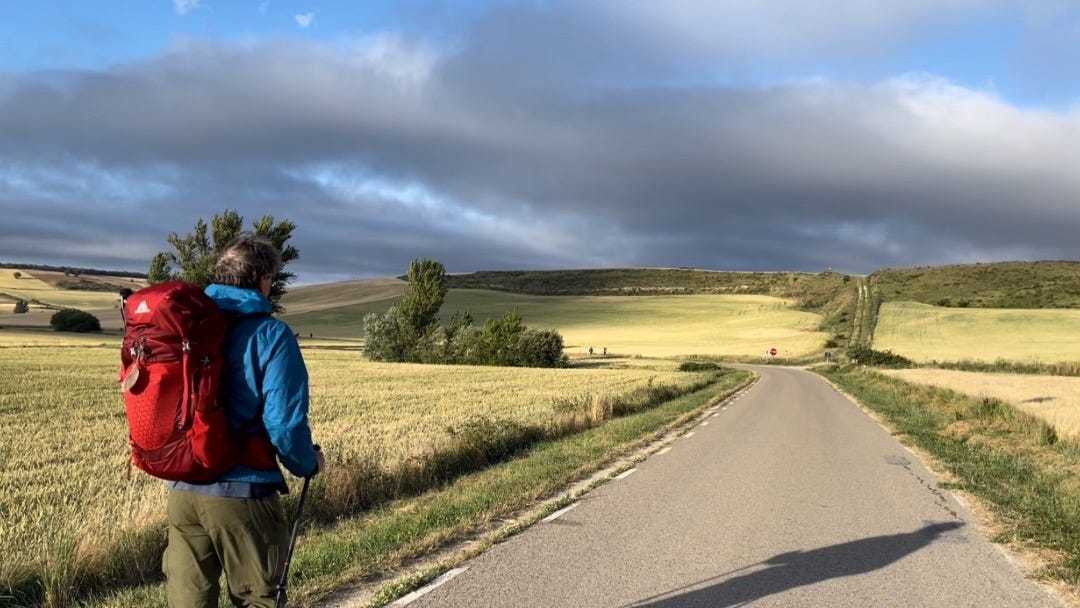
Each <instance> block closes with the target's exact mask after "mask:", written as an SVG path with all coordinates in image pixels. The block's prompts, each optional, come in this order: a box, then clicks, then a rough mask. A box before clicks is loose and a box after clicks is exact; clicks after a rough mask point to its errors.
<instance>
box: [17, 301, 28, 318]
mask: <svg viewBox="0 0 1080 608" xmlns="http://www.w3.org/2000/svg"><path fill="white" fill-rule="evenodd" d="M27 312H30V303H29V302H27V301H26V300H19V301H18V302H15V314H17V315H21V314H23V313H27Z"/></svg>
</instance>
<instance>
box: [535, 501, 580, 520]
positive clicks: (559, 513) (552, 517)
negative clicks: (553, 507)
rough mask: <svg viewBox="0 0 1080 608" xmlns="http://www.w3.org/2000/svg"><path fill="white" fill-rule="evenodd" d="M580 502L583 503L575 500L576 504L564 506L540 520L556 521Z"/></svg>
mask: <svg viewBox="0 0 1080 608" xmlns="http://www.w3.org/2000/svg"><path fill="white" fill-rule="evenodd" d="M580 504H581V503H580V502H575V503H574V504H572V505H570V506H569V507H563V508H561V509H559V510H558V511H555V512H554V513H552V514H551V515H548V516H547V517H545V518H544V519H542V520H540V521H542V522H544V523H547V522H551V521H555V520H556V519H559V518H560V517H562V516H563V515H566V512H567V511H569V510H570V509H573V508H574V507H576V506H578V505H580Z"/></svg>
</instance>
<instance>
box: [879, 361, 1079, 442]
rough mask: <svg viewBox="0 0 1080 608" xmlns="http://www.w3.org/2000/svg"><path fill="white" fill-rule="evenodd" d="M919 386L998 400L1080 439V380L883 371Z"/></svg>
mask: <svg viewBox="0 0 1080 608" xmlns="http://www.w3.org/2000/svg"><path fill="white" fill-rule="evenodd" d="M882 373H885V374H888V375H890V376H894V377H897V378H901V379H903V380H905V381H907V382H913V383H916V384H928V385H931V386H937V387H940V388H947V389H950V390H953V391H956V392H958V393H965V394H968V395H973V396H976V397H996V398H998V399H1001V400H1002V401H1008V402H1009V403H1012V404H1013V405H1015V406H1017V407H1019V408H1020V409H1021V410H1023V411H1025V412H1028V413H1029V414H1032V415H1035V416H1038V417H1039V418H1041V419H1043V420H1045V421H1046V422H1048V423H1050V425H1051V426H1053V427H1054V429H1055V430H1056V431H1057V432H1058V434H1060V435H1062V436H1072V437H1080V378H1077V377H1074V376H1032V375H1028V374H989V373H980V372H962V371H955V370H942V369H898V370H882Z"/></svg>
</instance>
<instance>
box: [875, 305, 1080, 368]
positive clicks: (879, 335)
mask: <svg viewBox="0 0 1080 608" xmlns="http://www.w3.org/2000/svg"><path fill="white" fill-rule="evenodd" d="M1078 337H1080V310H1076V309H1039V310H1018V309H988V308H945V307H940V306H930V305H929V304H918V303H915V302H886V303H884V304H882V305H881V311H880V312H879V313H878V322H877V327H876V328H875V329H874V348H875V349H876V350H891V351H892V352H894V353H896V354H898V355H903V356H905V357H907V358H909V359H911V360H913V361H916V362H920V363H926V362H930V361H963V360H971V361H986V362H993V361H996V360H998V359H1004V360H1006V361H1011V362H1018V363H1061V362H1070V361H1080V340H1078V339H1077V338H1078Z"/></svg>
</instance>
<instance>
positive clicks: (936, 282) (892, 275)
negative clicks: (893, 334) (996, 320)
mask: <svg viewBox="0 0 1080 608" xmlns="http://www.w3.org/2000/svg"><path fill="white" fill-rule="evenodd" d="M870 287H871V290H872V291H874V292H876V294H877V295H879V296H880V297H881V299H882V300H883V301H885V302H921V303H923V304H932V305H934V306H948V307H958V308H967V307H970V308H1080V262H1071V261H1053V262H1051V261H1046V262H1000V263H994V264H964V265H954V266H932V267H925V268H908V269H901V270H896V269H892V268H886V269H883V270H879V271H877V272H875V273H874V274H872V275H871V276H870Z"/></svg>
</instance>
